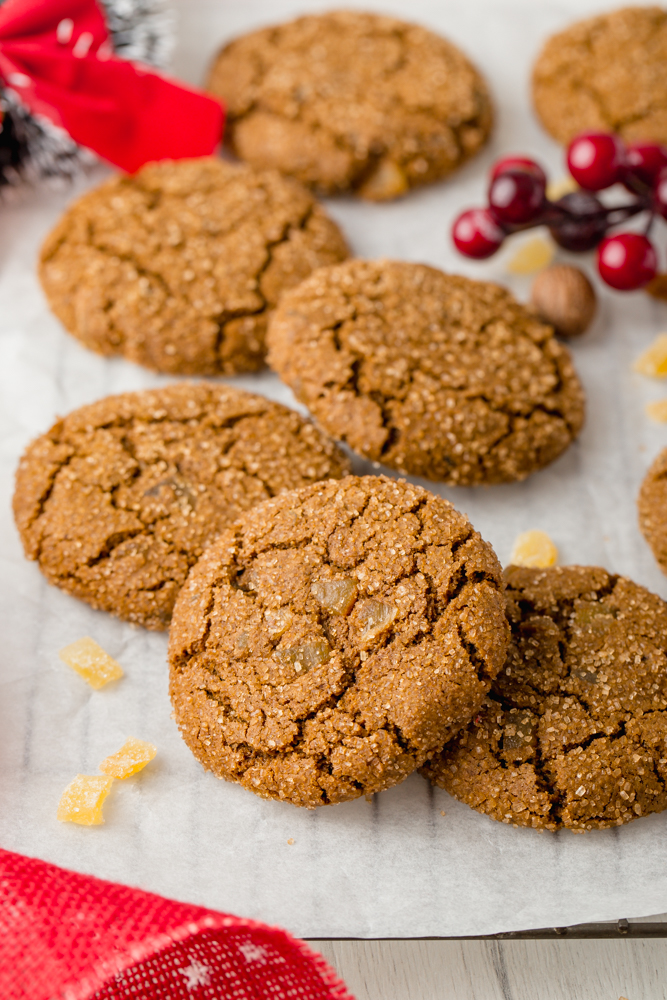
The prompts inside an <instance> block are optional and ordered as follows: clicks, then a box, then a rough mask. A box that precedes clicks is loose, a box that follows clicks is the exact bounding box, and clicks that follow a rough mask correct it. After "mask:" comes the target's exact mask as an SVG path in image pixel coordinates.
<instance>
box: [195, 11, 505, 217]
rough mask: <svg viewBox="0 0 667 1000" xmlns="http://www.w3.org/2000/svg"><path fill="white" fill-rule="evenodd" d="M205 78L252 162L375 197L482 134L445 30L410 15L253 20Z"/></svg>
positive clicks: (476, 105)
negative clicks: (258, 24) (256, 27)
mask: <svg viewBox="0 0 667 1000" xmlns="http://www.w3.org/2000/svg"><path fill="white" fill-rule="evenodd" d="M207 87H208V90H209V91H210V92H211V93H212V94H213V95H214V96H216V97H218V98H220V99H221V100H222V101H223V102H224V104H225V107H226V109H227V114H228V119H227V126H226V137H227V139H228V141H229V143H230V145H231V147H232V149H233V150H234V151H235V152H236V153H237V154H238V155H239V156H240V157H241V158H242V159H244V160H247V161H248V162H249V163H251V164H252V165H253V166H255V167H262V168H266V167H275V168H277V169H278V170H280V171H282V172H283V173H285V174H291V175H292V176H293V177H296V178H297V179H298V180H300V181H302V182H303V183H305V184H308V185H311V186H313V187H315V188H317V189H318V190H320V191H322V192H324V193H327V194H331V193H334V192H336V191H346V190H349V189H351V190H352V191H354V192H357V193H359V194H360V195H361V196H362V197H365V198H370V199H374V200H384V199H388V198H395V197H397V196H398V195H401V194H403V193H404V192H405V191H407V190H408V189H409V188H412V187H415V186H417V185H421V184H426V183H429V182H431V181H435V180H438V179H439V178H441V177H445V176H446V175H447V174H449V173H450V172H451V171H452V170H455V169H456V168H457V167H459V166H460V165H461V164H462V163H463V162H464V161H465V160H467V159H468V158H469V157H471V156H473V155H474V154H475V153H476V152H477V151H478V150H479V149H480V148H481V146H482V145H483V144H484V143H485V142H486V139H487V137H488V135H489V132H490V130H491V125H492V110H491V101H490V98H489V92H488V88H487V86H486V83H485V82H484V80H483V78H482V76H481V75H480V74H479V72H478V71H477V70H476V69H475V67H474V66H473V65H472V64H471V63H470V62H469V60H468V59H467V58H466V57H465V56H464V55H463V53H462V52H460V51H459V49H457V48H456V47H455V46H454V45H452V44H451V42H448V41H447V40H446V39H444V38H441V37H439V36H438V35H435V34H433V32H430V31H427V30H426V29H425V28H421V27H419V26H418V25H415V24H406V23H405V22H404V21H398V20H396V19H394V18H390V17H379V16H377V15H375V14H367V13H362V12H359V11H330V12H327V13H325V14H316V15H308V16H306V17H300V18H298V19H297V20H296V21H290V22H289V23H287V24H281V25H276V26H274V27H271V28H265V29H263V30H261V31H255V32H252V33H251V34H249V35H245V36H243V37H241V38H238V39H237V40H236V41H233V42H230V43H229V44H228V45H226V46H225V48H223V49H222V51H221V52H220V53H219V54H218V56H217V57H216V59H215V61H214V63H213V66H212V67H211V71H210V74H209V78H208V83H207Z"/></svg>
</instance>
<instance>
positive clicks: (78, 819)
mask: <svg viewBox="0 0 667 1000" xmlns="http://www.w3.org/2000/svg"><path fill="white" fill-rule="evenodd" d="M112 785H113V778H110V777H107V776H106V775H105V776H103V775H100V774H77V776H76V778H75V779H74V781H70V783H69V785H68V786H67V788H66V789H65V791H64V792H63V793H62V795H61V796H60V802H59V803H58V813H57V816H58V819H59V820H60V822H61V823H79V824H80V825H81V826H99V825H100V823H104V817H103V816H102V806H103V804H104V800H105V799H106V797H107V795H108V794H109V792H110V791H111V786H112Z"/></svg>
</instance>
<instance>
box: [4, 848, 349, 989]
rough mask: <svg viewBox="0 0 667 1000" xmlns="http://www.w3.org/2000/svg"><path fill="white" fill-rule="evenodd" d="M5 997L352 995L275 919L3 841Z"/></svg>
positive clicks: (319, 958) (317, 958)
mask: <svg viewBox="0 0 667 1000" xmlns="http://www.w3.org/2000/svg"><path fill="white" fill-rule="evenodd" d="M0 997H2V1000H98V998H99V1000H121V998H122V1000H213V998H216V1000H354V998H353V997H352V996H351V995H350V993H348V991H347V989H346V987H345V984H344V983H342V982H341V981H340V980H339V979H338V978H337V977H336V975H335V973H334V972H333V971H332V969H330V968H329V966H328V965H327V964H326V962H325V961H324V959H323V958H322V957H321V956H319V955H316V954H315V953H314V952H312V951H311V950H310V948H308V946H307V945H306V944H305V943H304V942H303V941H297V940H296V939H295V938H293V937H291V936H290V935H289V934H287V933H286V932H285V931H283V930H280V929H279V928H277V927H268V926H266V925H265V924H260V923H257V922H256V921H254V920H243V919H241V918H239V917H232V916H229V915H228V914H225V913H217V912H215V911H214V910H206V909H203V908H202V907H200V906H190V905H189V904H187V903H177V902H174V901H173V900H169V899H163V898H162V897H161V896H154V895H153V894H152V893H148V892H142V891H140V890H139V889H131V888H129V887H128V886H124V885H117V884H115V883H113V882H103V881H101V880H100V879H97V878H92V877H90V876H88V875H79V874H76V873H75V872H70V871H65V870H64V869H62V868H56V867H55V865H50V864H47V863H46V862H44V861H38V860H35V859H33V858H26V857H23V856H22V855H20V854H13V853H11V852H9V851H3V850H1V849H0Z"/></svg>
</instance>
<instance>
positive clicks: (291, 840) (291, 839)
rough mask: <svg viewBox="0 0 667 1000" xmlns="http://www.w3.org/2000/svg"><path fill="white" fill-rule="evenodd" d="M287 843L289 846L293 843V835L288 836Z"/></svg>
mask: <svg viewBox="0 0 667 1000" xmlns="http://www.w3.org/2000/svg"><path fill="white" fill-rule="evenodd" d="M287 843H288V844H289V845H290V847H291V846H292V844H293V843H294V837H290V838H289V840H288V841H287Z"/></svg>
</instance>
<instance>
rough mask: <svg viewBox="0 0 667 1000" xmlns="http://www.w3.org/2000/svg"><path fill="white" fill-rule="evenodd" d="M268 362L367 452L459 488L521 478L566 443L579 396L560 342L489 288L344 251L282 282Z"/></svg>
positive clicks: (580, 407) (580, 404) (333, 429)
mask: <svg viewBox="0 0 667 1000" xmlns="http://www.w3.org/2000/svg"><path fill="white" fill-rule="evenodd" d="M268 345H269V355H268V360H269V364H270V365H271V366H272V367H273V368H274V369H275V370H276V371H277V372H278V374H279V375H280V377H281V378H282V379H283V380H284V381H285V382H287V384H288V385H289V386H290V387H291V388H292V390H293V391H294V393H295V394H296V396H297V397H298V398H299V399H300V400H301V401H302V402H303V403H305V404H306V406H307V407H308V408H309V410H310V411H311V412H312V413H313V415H314V416H315V417H316V419H317V420H318V421H319V422H320V424H321V425H322V426H323V427H324V428H325V429H326V430H328V431H329V433H330V434H332V435H333V436H334V437H338V438H341V439H342V440H343V441H345V442H346V443H347V444H348V445H349V446H350V447H351V448H353V449H354V450H355V451H357V452H359V453H360V454H362V455H364V456H365V457H366V458H370V459H372V460H374V461H380V462H384V463H385V464H386V465H390V466H392V467H393V468H396V469H398V470H399V471H401V472H407V473H410V474H412V475H416V476H425V477H426V478H428V479H436V480H442V481H444V482H447V483H452V484H455V485H460V486H475V485H479V484H483V483H501V482H511V481H513V480H516V479H524V478H525V477H526V476H527V475H529V473H531V472H534V471H535V470H536V469H540V468H542V467H543V466H545V465H547V464H548V463H549V462H552V461H553V460H554V459H555V458H557V457H558V455H560V454H561V452H562V451H564V450H565V448H567V446H568V445H569V444H570V442H571V441H572V439H573V438H574V437H576V435H577V434H578V432H579V430H580V428H581V425H582V423H583V415H584V401H583V392H582V389H581V386H580V384H579V380H578V379H577V376H576V374H575V372H574V368H573V366H572V361H571V359H570V355H569V352H568V351H567V349H566V348H565V347H563V346H562V344H560V343H558V341H557V340H556V339H555V338H554V335H553V330H552V328H551V327H550V326H546V325H545V324H544V323H541V322H539V321H538V320H537V319H536V318H535V316H533V315H532V314H531V313H529V312H528V310H527V309H526V308H525V307H524V306H522V305H520V304H519V303H518V302H517V301H516V300H515V299H514V298H513V297H512V295H511V294H510V293H509V292H508V291H507V290H506V289H504V288H501V287H500V286H499V285H493V284H489V283H487V282H481V281H471V280H470V279H468V278H461V277H458V276H455V275H450V274H443V272H442V271H437V270H435V268H432V267H426V266H425V265H422V264H408V263H401V262H398V261H387V260H380V261H363V260H351V261H348V262H346V263H344V264H340V265H337V266H334V267H329V268H323V269H321V270H319V271H317V272H315V273H314V274H312V275H311V276H310V278H307V279H306V281H304V282H303V283H302V284H301V285H300V286H299V287H298V288H296V289H293V290H292V291H290V292H288V293H287V294H286V295H285V297H284V298H283V300H282V302H281V304H280V306H279V308H278V309H277V310H276V312H275V313H274V316H273V318H272V321H271V324H270V327H269V331H268Z"/></svg>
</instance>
